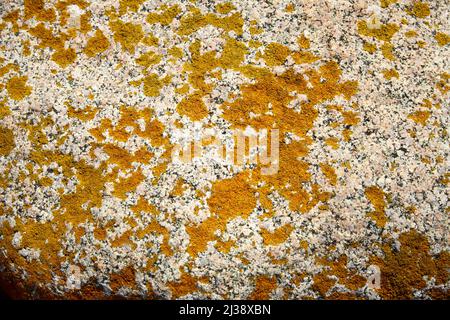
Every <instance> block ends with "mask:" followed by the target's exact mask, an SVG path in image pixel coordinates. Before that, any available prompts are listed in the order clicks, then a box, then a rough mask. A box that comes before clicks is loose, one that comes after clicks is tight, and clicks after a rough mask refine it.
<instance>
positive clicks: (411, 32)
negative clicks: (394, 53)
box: [405, 30, 417, 38]
mask: <svg viewBox="0 0 450 320" xmlns="http://www.w3.org/2000/svg"><path fill="white" fill-rule="evenodd" d="M405 37H407V38H414V37H417V32H416V31H414V30H409V31H407V32H405Z"/></svg>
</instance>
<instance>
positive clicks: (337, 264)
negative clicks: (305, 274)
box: [312, 255, 366, 298]
mask: <svg viewBox="0 0 450 320" xmlns="http://www.w3.org/2000/svg"><path fill="white" fill-rule="evenodd" d="M317 260H318V263H319V264H322V265H323V266H325V269H324V270H323V271H322V272H321V273H318V274H317V275H315V276H314V278H313V281H314V283H313V285H312V289H313V290H315V291H317V292H318V293H319V294H320V296H321V297H323V298H324V297H327V294H328V293H329V291H330V289H331V288H333V287H334V286H335V285H337V284H340V285H342V286H345V287H346V288H347V289H350V290H353V291H354V290H358V289H360V288H362V287H363V286H364V285H365V284H366V278H365V277H363V276H361V275H359V274H357V273H356V272H355V271H353V270H349V269H348V268H347V263H348V258H347V256H346V255H342V256H340V257H339V258H338V259H337V260H336V261H334V260H328V259H323V258H318V259H317ZM331 276H335V277H337V278H338V279H337V280H335V279H333V278H331ZM334 294H337V292H336V293H334Z"/></svg>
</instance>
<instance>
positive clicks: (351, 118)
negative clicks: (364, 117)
mask: <svg viewBox="0 0 450 320" xmlns="http://www.w3.org/2000/svg"><path fill="white" fill-rule="evenodd" d="M341 114H342V117H343V118H344V124H345V125H347V126H356V125H357V124H358V123H359V122H360V121H361V120H360V119H359V117H358V113H357V112H353V111H342V112H341Z"/></svg>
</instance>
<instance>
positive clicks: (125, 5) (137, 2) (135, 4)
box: [119, 0, 145, 15]
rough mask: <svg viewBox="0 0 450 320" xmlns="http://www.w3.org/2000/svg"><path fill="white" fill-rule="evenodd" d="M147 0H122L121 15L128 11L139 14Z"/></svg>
mask: <svg viewBox="0 0 450 320" xmlns="http://www.w3.org/2000/svg"><path fill="white" fill-rule="evenodd" d="M144 2H145V0H120V1H119V4H120V7H119V14H120V15H123V14H125V13H127V11H128V10H129V11H133V12H137V11H138V10H139V8H140V6H141V5H142V4H143V3H144Z"/></svg>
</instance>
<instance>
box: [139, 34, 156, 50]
mask: <svg viewBox="0 0 450 320" xmlns="http://www.w3.org/2000/svg"><path fill="white" fill-rule="evenodd" d="M142 43H143V44H145V45H146V46H149V47H157V46H158V44H159V39H158V38H157V37H155V36H154V35H153V34H148V35H147V36H145V37H144V39H142Z"/></svg>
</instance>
